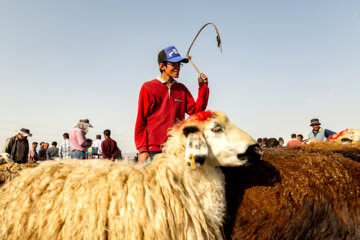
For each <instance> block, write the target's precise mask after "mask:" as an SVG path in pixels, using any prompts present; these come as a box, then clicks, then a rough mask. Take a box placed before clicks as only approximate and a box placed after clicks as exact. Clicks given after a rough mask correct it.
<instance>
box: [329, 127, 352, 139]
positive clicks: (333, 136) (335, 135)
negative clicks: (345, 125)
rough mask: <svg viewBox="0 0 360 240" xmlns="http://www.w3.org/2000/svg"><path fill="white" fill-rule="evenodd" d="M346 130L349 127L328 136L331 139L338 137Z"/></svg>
mask: <svg viewBox="0 0 360 240" xmlns="http://www.w3.org/2000/svg"><path fill="white" fill-rule="evenodd" d="M348 130H349V129H345V130H343V131H341V132H339V133H336V134H334V135H331V136H329V139H331V140H335V139H338V138H339V137H340V136H341V135H343V133H344V132H347V131H348Z"/></svg>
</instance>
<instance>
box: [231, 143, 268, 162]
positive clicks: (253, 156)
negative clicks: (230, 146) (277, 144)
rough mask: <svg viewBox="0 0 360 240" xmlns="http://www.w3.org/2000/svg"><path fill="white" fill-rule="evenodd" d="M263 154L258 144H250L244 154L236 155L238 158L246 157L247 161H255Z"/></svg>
mask: <svg viewBox="0 0 360 240" xmlns="http://www.w3.org/2000/svg"><path fill="white" fill-rule="evenodd" d="M263 155H264V153H263V151H262V150H261V148H260V146H259V144H254V145H250V146H249V147H248V149H247V150H246V152H245V153H244V154H238V155H237V157H238V159H239V160H242V159H244V158H245V157H246V158H247V160H248V162H249V163H256V162H258V161H260V160H261V159H262V157H263Z"/></svg>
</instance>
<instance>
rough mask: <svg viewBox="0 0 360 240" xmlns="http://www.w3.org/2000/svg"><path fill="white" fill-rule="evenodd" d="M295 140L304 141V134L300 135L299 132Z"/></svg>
mask: <svg viewBox="0 0 360 240" xmlns="http://www.w3.org/2000/svg"><path fill="white" fill-rule="evenodd" d="M297 140H299V142H300V143H303V142H304V136H303V135H301V134H298V135H297Z"/></svg>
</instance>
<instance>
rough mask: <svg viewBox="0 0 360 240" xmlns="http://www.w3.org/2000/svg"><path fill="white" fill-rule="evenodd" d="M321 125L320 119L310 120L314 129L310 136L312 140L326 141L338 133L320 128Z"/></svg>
mask: <svg viewBox="0 0 360 240" xmlns="http://www.w3.org/2000/svg"><path fill="white" fill-rule="evenodd" d="M320 125H321V123H320V122H319V119H317V118H313V119H311V120H310V126H311V127H312V128H313V130H312V131H311V132H309V134H308V137H309V139H310V140H311V139H315V140H316V141H325V140H326V139H327V138H328V137H329V136H331V135H334V134H336V132H333V131H331V130H328V129H323V128H320Z"/></svg>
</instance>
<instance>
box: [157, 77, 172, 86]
mask: <svg viewBox="0 0 360 240" xmlns="http://www.w3.org/2000/svg"><path fill="white" fill-rule="evenodd" d="M156 79H157V80H159V81H160V82H161V83H162V84H165V83H166V84H169V83H168V82H167V81H165V80H164V79H162V77H161V76H158V77H156ZM174 83H176V80H175V79H173V83H172V84H174Z"/></svg>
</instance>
